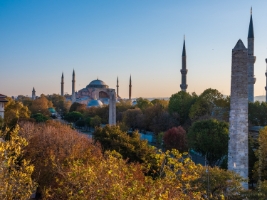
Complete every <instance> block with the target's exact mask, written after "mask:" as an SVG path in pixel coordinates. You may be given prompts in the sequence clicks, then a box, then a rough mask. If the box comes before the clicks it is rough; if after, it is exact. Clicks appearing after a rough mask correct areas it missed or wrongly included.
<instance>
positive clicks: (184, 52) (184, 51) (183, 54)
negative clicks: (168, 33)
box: [182, 35, 186, 56]
mask: <svg viewBox="0 0 267 200" xmlns="http://www.w3.org/2000/svg"><path fill="white" fill-rule="evenodd" d="M182 56H186V50H185V35H184V46H183V53H182Z"/></svg>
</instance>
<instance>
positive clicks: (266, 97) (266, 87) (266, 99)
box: [265, 58, 267, 102]
mask: <svg viewBox="0 0 267 200" xmlns="http://www.w3.org/2000/svg"><path fill="white" fill-rule="evenodd" d="M265 62H266V72H265V76H266V86H265V91H266V93H265V95H266V96H265V102H267V58H266V59H265Z"/></svg>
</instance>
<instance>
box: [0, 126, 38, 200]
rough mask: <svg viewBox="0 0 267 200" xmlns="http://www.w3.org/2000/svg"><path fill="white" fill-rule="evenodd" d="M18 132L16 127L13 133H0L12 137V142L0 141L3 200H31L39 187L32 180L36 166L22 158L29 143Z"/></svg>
mask: <svg viewBox="0 0 267 200" xmlns="http://www.w3.org/2000/svg"><path fill="white" fill-rule="evenodd" d="M18 131H19V127H18V126H16V127H15V128H14V129H13V130H12V131H9V130H6V132H0V135H1V136H0V137H5V136H6V135H7V134H8V135H10V137H9V138H10V140H7V141H0V163H1V164H0V198H1V199H29V197H30V196H31V194H32V193H33V192H34V190H35V189H36V187H37V185H36V183H35V182H34V181H33V180H32V178H31V175H32V173H33V170H34V166H33V165H31V164H30V162H29V160H26V159H23V158H22V157H23V154H24V149H25V147H26V146H27V145H28V143H27V141H26V140H25V139H24V138H22V137H20V136H18ZM7 132H9V133H7Z"/></svg>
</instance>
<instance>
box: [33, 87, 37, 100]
mask: <svg viewBox="0 0 267 200" xmlns="http://www.w3.org/2000/svg"><path fill="white" fill-rule="evenodd" d="M35 93H36V91H35V89H34V88H33V89H32V100H34V99H36V94H35Z"/></svg>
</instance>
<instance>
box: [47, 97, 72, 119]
mask: <svg viewBox="0 0 267 200" xmlns="http://www.w3.org/2000/svg"><path fill="white" fill-rule="evenodd" d="M47 98H48V100H49V101H51V102H52V103H53V106H54V107H55V109H56V111H57V112H58V113H60V114H61V115H66V114H67V113H68V112H69V110H70V106H71V101H66V98H65V97H64V96H61V95H59V94H52V95H49V96H47Z"/></svg>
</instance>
